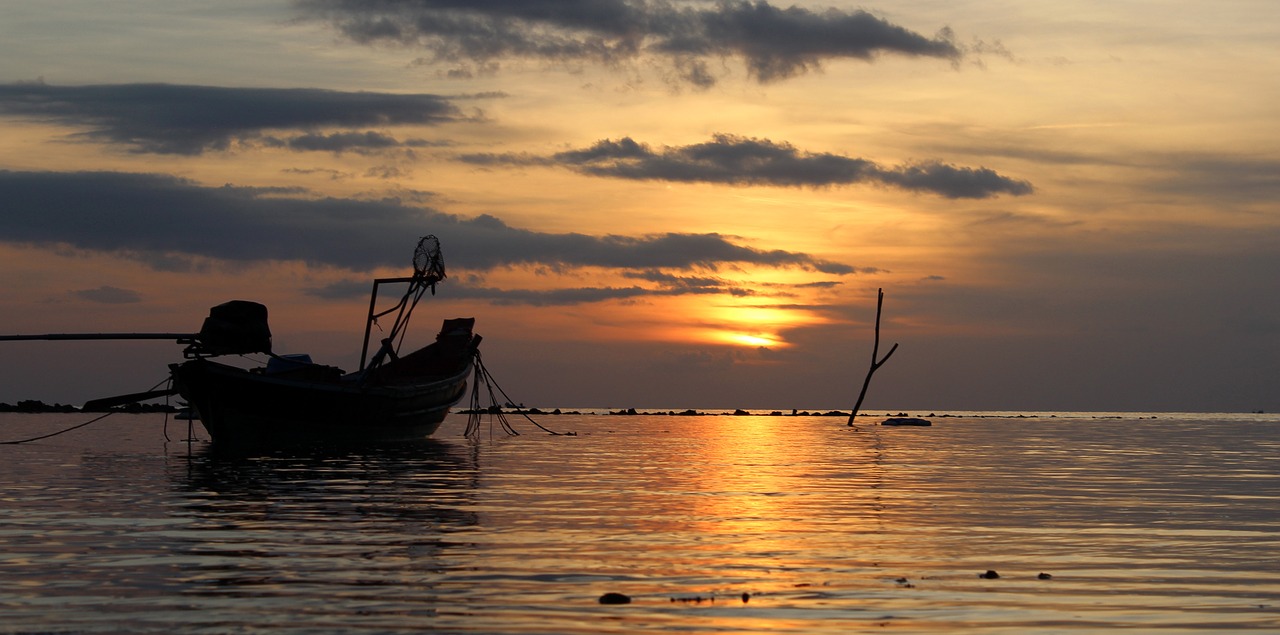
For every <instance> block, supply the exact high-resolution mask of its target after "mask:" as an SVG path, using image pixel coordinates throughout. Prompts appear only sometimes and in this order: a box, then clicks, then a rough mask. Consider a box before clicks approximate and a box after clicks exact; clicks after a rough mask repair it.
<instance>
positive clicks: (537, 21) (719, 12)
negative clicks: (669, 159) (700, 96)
mask: <svg viewBox="0 0 1280 635" xmlns="http://www.w3.org/2000/svg"><path fill="white" fill-rule="evenodd" d="M297 6H298V8H299V10H300V12H301V13H302V15H303V16H305V17H308V18H312V19H318V20H324V21H327V22H329V23H330V24H332V25H333V26H334V27H336V28H337V29H338V30H339V31H340V32H341V33H342V34H344V35H345V36H347V37H349V38H351V39H352V40H354V41H356V42H360V43H364V44H374V43H382V42H393V43H397V44H400V45H406V46H413V47H417V48H420V49H422V50H425V51H426V52H428V53H429V54H430V56H431V61H434V62H446V63H448V62H452V63H458V62H473V63H480V64H485V65H491V64H492V63H494V62H495V61H496V60H501V59H537V60H549V61H556V62H569V63H577V62H591V63H603V64H616V63H619V62H623V61H629V60H635V59H638V58H640V57H641V56H654V57H657V58H660V59H662V60H665V61H666V63H667V64H669V65H670V66H671V67H672V68H674V69H675V70H676V71H677V72H678V74H679V76H680V77H681V79H683V80H684V81H686V82H688V83H690V84H693V85H696V86H701V87H708V86H711V85H713V84H715V83H716V81H717V80H716V77H715V75H714V74H713V73H712V72H711V71H710V62H711V61H713V60H720V59H728V58H734V59H739V60H741V61H742V63H743V64H744V65H745V66H746V69H747V72H748V74H749V75H750V77H751V78H752V79H754V80H755V81H757V82H760V83H768V82H775V81H779V80H783V79H787V78H789V77H794V76H797V75H800V74H803V73H805V72H808V71H811V70H815V69H818V68H820V67H821V64H822V62H823V61H826V60H833V59H859V60H871V59H874V58H875V57H877V56H879V55H883V54H896V55H907V56H922V57H932V58H942V59H950V60H957V59H959V58H960V57H961V56H962V52H961V50H960V48H959V47H958V46H957V45H956V44H955V43H954V42H953V41H952V37H951V34H950V31H949V30H947V29H943V30H942V31H941V32H940V33H939V35H937V36H935V37H926V36H924V35H921V34H919V33H916V32H914V31H911V30H909V29H907V28H905V27H902V26H898V25H896V24H893V23H890V22H889V21H887V20H885V19H883V18H879V17H876V16H874V15H872V14H870V13H868V12H866V11H863V10H860V9H859V10H854V11H843V10H839V9H827V10H825V11H815V10H811V9H806V8H803V7H799V6H791V7H789V8H785V9H783V8H779V7H777V6H774V5H773V4H771V3H769V2H767V1H765V0H758V1H755V2H751V1H748V0H719V1H718V2H714V3H710V2H681V1H669V0H485V1H474V0H382V1H380V2H365V1H362V0H300V1H299V2H297Z"/></svg>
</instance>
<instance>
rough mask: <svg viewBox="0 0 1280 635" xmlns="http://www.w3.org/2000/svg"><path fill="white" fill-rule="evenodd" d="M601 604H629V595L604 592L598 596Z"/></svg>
mask: <svg viewBox="0 0 1280 635" xmlns="http://www.w3.org/2000/svg"><path fill="white" fill-rule="evenodd" d="M600 603H601V604H631V596H629V595H623V594H621V593H612V592H610V593H606V594H604V595H602V596H600Z"/></svg>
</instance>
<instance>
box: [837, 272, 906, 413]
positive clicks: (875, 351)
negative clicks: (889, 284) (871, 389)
mask: <svg viewBox="0 0 1280 635" xmlns="http://www.w3.org/2000/svg"><path fill="white" fill-rule="evenodd" d="M883 306H884V289H879V290H877V296H876V339H875V344H874V345H872V347H871V368H870V369H869V370H867V378H866V379H864V380H863V381H862V392H860V393H858V401H857V403H855V404H853V412H850V413H849V425H853V419H854V417H857V416H858V410H859V409H860V408H862V400H863V399H865V398H866V396H867V387H868V386H870V385H871V376H872V375H874V374H875V372H876V371H877V370H879V369H880V367H881V366H883V365H884V363H885V362H887V361H889V356H890V355H893V352H894V351H896V350H898V345H897V344H894V345H893V347H892V348H890V349H889V352H888V353H885V354H884V357H883V358H882V359H880V360H878V361H877V360H876V357H878V356H879V355H880V309H881V308H882V307H883Z"/></svg>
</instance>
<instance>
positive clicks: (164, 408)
mask: <svg viewBox="0 0 1280 635" xmlns="http://www.w3.org/2000/svg"><path fill="white" fill-rule="evenodd" d="M180 410H181V408H178V407H177V406H173V405H169V404H162V403H156V404H142V403H132V404H128V405H125V406H117V407H115V408H99V409H96V410H85V409H84V408H81V407H79V406H72V405H70V404H61V403H55V404H47V403H45V402H43V401H40V400H38V399H24V400H22V401H19V402H18V403H17V404H10V403H3V402H0V412H17V413H22V414H58V413H71V412H129V413H139V414H142V413H152V412H171V413H172V412H179V411H180Z"/></svg>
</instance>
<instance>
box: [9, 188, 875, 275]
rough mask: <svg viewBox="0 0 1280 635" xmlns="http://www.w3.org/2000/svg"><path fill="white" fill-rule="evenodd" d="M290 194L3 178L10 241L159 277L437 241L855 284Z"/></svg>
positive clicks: (471, 250) (816, 266) (471, 251)
mask: <svg viewBox="0 0 1280 635" xmlns="http://www.w3.org/2000/svg"><path fill="white" fill-rule="evenodd" d="M305 194H306V193H305V192H299V191H295V190H288V189H281V188H251V187H235V186H230V185H228V186H223V187H206V186H202V185H198V184H195V183H193V182H190V181H187V180H184V179H179V178H176V177H172V176H166V175H156V174H134V173H120V172H66V173H62V172H15V171H0V200H4V201H5V207H6V213H5V214H3V215H0V240H3V241H5V242H10V243H19V244H35V245H59V244H61V245H70V246H71V247H74V248H78V249H86V250H93V251H100V252H108V253H115V254H120V255H124V256H128V257H133V258H136V259H138V260H141V261H144V262H148V263H150V264H151V265H152V266H155V267H157V268H173V269H180V268H184V267H186V268H190V267H194V266H196V261H197V260H198V259H200V258H211V259H219V260H226V261H235V262H246V263H262V262H270V261H285V260H289V261H302V262H306V263H310V264H319V265H326V266H332V267H337V268H342V269H347V270H351V271H368V270H370V269H373V268H376V267H383V266H393V267H398V266H403V267H404V268H406V269H407V268H408V266H409V262H408V259H409V255H410V254H411V253H412V251H411V250H412V246H413V244H415V241H416V239H417V237H419V236H422V235H424V234H429V233H431V234H436V235H439V236H440V237H441V238H442V241H443V242H444V243H445V244H446V249H447V253H448V256H449V263H450V265H455V266H460V267H462V268H465V269H469V270H473V271H485V270H491V269H496V268H501V267H513V266H535V267H538V266H541V267H549V268H557V269H559V268H580V267H600V268H606V269H617V270H631V269H634V270H639V271H647V270H659V269H672V270H692V269H707V270H716V269H719V268H723V267H736V266H743V265H754V266H764V267H778V268H799V269H805V270H810V271H815V272H820V273H824V274H831V275H847V274H852V273H855V268H854V267H851V266H849V265H846V264H842V263H837V262H832V261H828V260H823V259H820V258H815V257H813V256H810V255H808V254H804V253H798V252H791V251H783V250H760V249H754V248H752V247H747V246H743V245H739V244H736V243H734V242H733V241H732V240H731V238H730V237H727V236H722V235H720V234H682V233H664V234H652V235H645V236H617V235H605V236H589V235H585V234H577V233H565V234H553V233H544V232H535V231H531V230H526V229H519V228H516V227H511V226H509V225H507V224H505V223H503V222H502V221H501V220H499V219H497V218H494V217H492V216H487V215H484V216H479V217H475V218H462V217H459V216H455V215H451V214H446V213H443V212H440V211H437V210H434V209H431V208H428V207H420V206H413V205H409V204H406V203H404V202H402V201H401V200H399V199H383V200H373V201H370V200H354V199H340V198H332V197H324V198H306V197H305V196H304V195H305Z"/></svg>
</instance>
